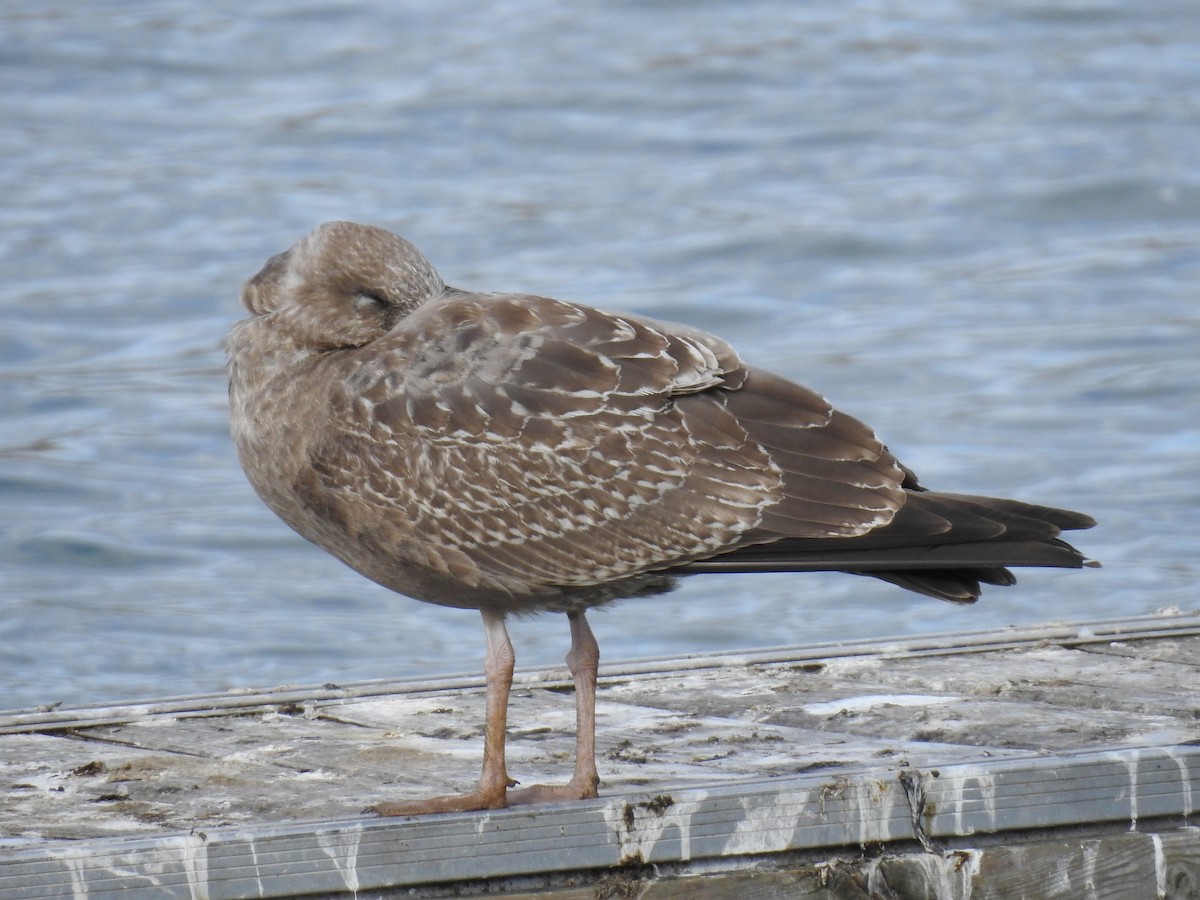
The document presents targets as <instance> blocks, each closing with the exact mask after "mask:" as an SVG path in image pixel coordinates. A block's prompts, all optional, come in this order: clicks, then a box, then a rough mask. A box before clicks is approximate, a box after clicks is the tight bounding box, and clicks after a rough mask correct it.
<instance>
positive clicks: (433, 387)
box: [229, 222, 1095, 815]
mask: <svg viewBox="0 0 1200 900" xmlns="http://www.w3.org/2000/svg"><path fill="white" fill-rule="evenodd" d="M242 302H243V303H244V304H245V306H246V308H247V309H248V310H249V311H250V313H251V316H250V318H248V319H245V320H243V321H241V322H239V323H237V324H236V325H235V326H234V328H233V330H232V332H231V334H230V337H229V361H230V410H231V417H232V430H233V436H234V440H235V442H236V444H237V450H238V454H239V456H240V458H241V462H242V466H243V467H244V468H245V470H246V474H247V476H248V477H249V479H250V482H251V483H252V484H253V485H254V488H255V490H257V491H258V494H259V496H260V497H262V499H263V500H264V501H265V502H266V504H267V505H268V506H269V507H270V508H271V509H272V510H274V511H275V513H276V514H278V515H279V517H280V518H282V519H283V520H284V521H285V522H287V524H288V525H290V526H291V527H292V528H294V529H295V530H296V531H298V532H299V533H300V534H301V535H303V536H304V537H306V538H308V539H309V540H310V541H312V542H314V543H316V544H318V545H319V546H321V547H323V548H324V549H325V550H327V551H329V552H330V553H332V554H333V555H334V556H336V557H338V559H340V560H342V561H343V562H344V563H346V564H347V565H348V566H350V567H351V568H353V569H355V570H357V571H358V572H360V573H362V574H363V575H365V576H366V577H367V578H370V579H371V580H372V581H376V582H378V583H379V584H382V585H384V586H385V587H388V588H391V589H392V590H394V591H398V592H400V593H402V594H407V595H408V596H410V597H415V598H417V599H419V600H425V601H428V602H430V603H438V604H442V605H445V606H456V607H463V608H470V609H478V610H479V611H480V612H481V613H482V615H483V624H484V632H485V635H486V638H487V653H486V656H485V661H484V670H485V673H486V675H487V685H488V691H487V714H486V727H485V737H484V751H483V774H482V776H481V778H480V781H479V786H478V788H477V789H476V790H475V791H473V792H471V793H468V794H463V795H455V796H447V797H435V798H433V799H430V800H425V801H418V802H410V803H387V804H382V805H381V806H379V807H377V808H376V810H377V812H379V813H381V814H383V815H411V814H419V813H432V812H448V811H452V810H467V809H492V808H498V807H503V806H506V805H512V804H516V803H536V802H545V801H551V800H569V799H582V798H586V797H595V796H596V787H597V784H598V783H599V779H598V777H597V775H596V764H595V743H594V733H595V688H596V666H597V662H598V660H599V650H598V648H597V646H596V640H595V638H594V637H593V636H592V632H591V629H590V628H589V627H588V623H587V620H586V618H585V613H586V611H587V610H588V609H590V608H592V607H595V606H600V605H603V604H606V603H609V602H611V601H613V600H618V599H621V598H626V597H638V596H648V595H652V594H658V593H662V592H664V591H668V590H670V589H671V588H672V587H673V586H674V585H675V581H676V579H677V577H678V576H681V575H691V574H696V573H703V572H811V571H828V570H834V571H841V572H849V573H854V574H862V575H871V576H874V577H876V578H881V579H883V580H885V581H889V582H892V583H893V584H897V585H899V586H900V587H903V588H907V589H908V590H911V591H917V592H919V593H922V594H927V595H929V596H931V597H937V598H940V599H942V600H949V601H952V602H956V603H970V602H972V601H974V600H975V599H976V598H977V597H978V596H979V591H980V587H979V585H980V582H984V583H987V584H997V585H1010V584H1012V583H1013V582H1014V580H1015V579H1014V578H1013V576H1012V574H1011V573H1010V572H1009V571H1008V568H1006V567H1009V566H1058V567H1068V568H1078V567H1080V566H1082V565H1085V560H1084V557H1083V556H1082V555H1081V554H1080V553H1079V552H1078V551H1077V550H1075V548H1074V547H1072V546H1070V545H1069V544H1067V543H1065V542H1064V541H1062V540H1060V539H1059V538H1058V535H1059V533H1060V531H1061V530H1063V529H1075V528H1088V527H1090V526H1092V525H1093V524H1095V523H1094V522H1093V520H1092V519H1091V518H1090V517H1088V516H1086V515H1083V514H1081V513H1076V512H1070V511H1068V510H1061V509H1051V508H1048V507H1043V506H1033V505H1030V504H1027V503H1021V502H1019V501H1016V500H1000V499H994V498H990V497H975V496H967V495H961V494H944V493H936V492H933V491H926V490H925V489H924V488H923V487H921V486H920V485H919V484H918V483H917V479H916V476H915V475H913V473H912V472H911V471H909V470H908V469H907V468H906V467H904V466H903V465H901V464H900V463H899V462H898V461H897V460H896V459H895V457H893V456H892V454H891V453H890V452H889V451H888V449H887V448H886V447H885V446H884V445H883V444H881V443H880V442H879V441H878V440H877V439H876V437H875V435H874V434H873V433H872V431H871V430H870V429H869V428H867V427H866V426H865V425H863V424H862V423H861V422H859V421H857V420H856V419H853V418H851V417H850V416H847V415H845V414H844V413H841V412H838V411H837V410H835V409H833V408H832V407H831V406H830V405H829V404H828V403H827V402H826V401H825V400H824V399H823V398H822V397H820V396H818V395H817V394H815V393H813V392H812V391H810V390H808V389H807V388H804V387H801V386H799V385H797V384H793V383H792V382H790V381H786V380H784V379H782V378H780V377H778V376H776V375H772V374H770V373H769V372H764V371H762V370H760V369H753V368H750V367H749V366H747V365H746V364H745V363H743V362H742V360H741V359H740V358H739V357H738V355H737V353H736V352H735V351H734V350H733V348H732V347H730V346H729V345H728V344H727V343H725V342H724V341H723V340H721V339H720V338H717V337H714V336H712V335H709V334H705V333H704V332H702V331H699V330H696V329H693V328H688V327H685V326H682V325H675V324H669V323H665V322H657V321H654V320H652V319H647V318H642V317H636V316H630V315H614V314H611V313H606V312H601V311H599V310H596V309H592V308H590V307H587V306H583V305H581V304H578V303H570V302H565V301H562V300H553V299H550V298H548V297H537V296H531V295H526V294H482V293H473V292H468V291H462V290H458V289H456V288H452V287H448V286H447V285H446V284H445V283H444V282H443V281H442V279H441V277H440V276H439V275H438V273H437V271H436V270H435V269H434V268H433V266H432V265H431V264H430V263H429V261H428V260H426V259H425V257H424V256H422V255H421V253H420V252H419V251H418V250H417V249H416V247H414V246H413V245H412V244H410V243H409V242H408V241H406V240H404V239H403V238H401V237H398V236H397V235H394V234H392V233H390V232H388V231H384V230H383V229H380V228H375V227H372V226H368V225H358V224H354V223H351V222H329V223H326V224H324V225H321V226H320V227H318V228H317V229H315V230H314V231H313V232H311V233H310V234H308V235H307V236H305V237H304V238H303V239H301V240H300V241H299V242H298V243H297V244H296V245H295V246H294V247H292V248H291V249H290V250H288V251H287V252H285V253H281V254H279V255H278V256H275V257H272V258H271V259H270V260H268V262H267V264H266V265H265V266H264V267H263V268H262V271H260V272H259V273H258V274H257V275H255V276H254V277H253V278H251V279H250V281H249V282H247V284H246V286H245V288H244V289H243V292H242ZM542 611H552V612H561V613H565V614H566V616H567V620H568V622H569V623H570V628H571V649H570V652H569V653H568V654H567V664H568V666H569V668H570V671H571V675H572V678H573V679H574V682H575V698H576V700H575V702H576V725H577V735H576V760H575V772H574V775H573V777H572V778H571V780H570V781H569V782H568V783H567V784H565V785H556V786H550V785H535V786H533V787H528V788H524V789H522V790H509V788H511V787H512V786H513V785H515V784H516V782H514V781H512V780H511V779H510V778H509V776H508V772H507V770H506V767H505V759H504V732H505V722H506V718H507V708H508V695H509V689H510V687H511V684H512V671H513V662H514V656H513V649H512V644H511V643H510V642H509V638H508V632H507V630H506V627H505V619H506V617H507V616H508V615H510V614H514V613H515V614H521V613H535V612H542Z"/></svg>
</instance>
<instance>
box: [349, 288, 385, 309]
mask: <svg viewBox="0 0 1200 900" xmlns="http://www.w3.org/2000/svg"><path fill="white" fill-rule="evenodd" d="M354 308H355V309H357V310H359V311H361V312H366V311H367V310H383V309H387V308H388V302H387V299H386V298H384V297H382V296H381V295H379V294H376V293H375V292H374V291H364V290H360V291H356V292H355V294H354Z"/></svg>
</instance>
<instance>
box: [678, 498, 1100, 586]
mask: <svg viewBox="0 0 1200 900" xmlns="http://www.w3.org/2000/svg"><path fill="white" fill-rule="evenodd" d="M1094 524H1095V521H1094V520H1093V519H1092V518H1091V517H1090V516H1086V515H1084V514H1082V513H1077V512H1072V511H1070V510H1064V509H1054V508H1052V507H1045V506H1034V505H1032V504H1028V503H1021V502H1020V501H1017V500H1000V499H995V498H991V497H975V496H968V495H959V494H941V493H933V492H922V493H910V494H909V496H908V501H907V502H906V503H905V505H904V507H902V508H901V510H900V512H899V513H898V514H897V515H896V517H895V519H894V520H893V521H892V522H891V523H890V524H889V525H887V526H885V527H883V528H880V529H877V530H876V531H872V532H868V533H867V534H864V535H860V536H858V537H850V538H779V539H776V540H773V541H772V540H770V538H767V537H766V536H765V535H762V536H760V535H754V536H753V537H754V538H755V539H761V538H765V540H764V542H762V543H755V544H751V545H747V546H744V547H740V548H738V549H737V550H732V551H729V552H728V553H723V554H721V555H719V556H714V557H710V558H709V559H702V560H697V561H695V562H690V563H686V564H684V565H681V566H678V567H676V568H674V569H672V570H671V571H672V572H674V573H678V574H700V573H716V572H820V571H835V572H847V573H850V574H854V575H870V576H873V577H875V578H879V579H882V580H883V581H887V582H890V583H892V584H895V585H898V586H899V587H902V588H905V589H907V590H910V591H916V592H917V593H920V594H925V595H927V596H930V597H936V598H938V599H940V600H949V601H951V602H954V603H971V602H974V601H975V600H976V599H977V598H978V597H979V593H980V583H981V582H982V583H984V584H996V585H1011V584H1013V583H1015V581H1016V578H1015V577H1014V576H1013V574H1012V573H1011V572H1010V571H1008V568H1007V567H1009V566H1020V567H1026V566H1029V567H1041V566H1046V567H1054V568H1072V569H1077V568H1081V567H1083V566H1085V565H1096V563H1091V562H1088V560H1087V558H1086V557H1084V555H1083V554H1082V553H1080V552H1079V551H1078V550H1076V549H1075V548H1074V547H1072V546H1071V545H1070V544H1068V543H1067V542H1066V541H1063V540H1060V539H1059V538H1058V537H1057V535H1058V534H1059V533H1060V531H1062V530H1066V529H1081V528H1090V527H1092V525H1094Z"/></svg>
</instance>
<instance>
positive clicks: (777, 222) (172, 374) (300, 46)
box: [0, 0, 1200, 707]
mask: <svg viewBox="0 0 1200 900" xmlns="http://www.w3.org/2000/svg"><path fill="white" fill-rule="evenodd" d="M437 9H441V7H436V6H435V5H432V4H425V3H419V2H416V0H407V2H400V3H391V2H384V0H373V2H360V0H355V2H348V0H323V2H319V3H318V2H299V3H297V2H283V0H277V2H252V3H245V2H238V3H234V2H230V0H216V2H209V3H205V4H192V3H184V2H179V0H158V2H139V3H132V2H104V0H100V2H96V3H89V4H69V3H48V2H45V0H36V2H35V0H10V2H7V3H5V4H4V5H3V7H2V8H0V84H2V85H3V91H0V122H3V125H2V126H0V155H2V157H3V165H2V166H0V210H2V214H3V223H4V225H3V228H2V229H0V309H2V310H3V328H2V329H0V397H2V400H3V402H2V405H0V509H2V510H3V516H2V518H0V660H2V662H0V673H3V674H0V679H2V681H0V687H2V688H3V691H4V696H3V698H2V702H0V706H5V707H18V706H26V705H35V704H48V703H55V702H63V703H67V704H73V703H80V702H88V701H100V700H116V699H127V698H133V697H141V696H159V695H165V694H179V693H188V692H195V691H214V690H223V689H226V688H234V687H249V686H271V685H275V684H280V683H303V684H308V683H321V682H327V681H348V680H352V679H362V678H384V677H391V676H404V675H419V674H432V673H447V672H460V671H471V670H474V669H476V668H477V667H478V664H479V658H480V656H481V655H482V637H481V634H480V628H479V623H478V619H477V616H476V615H475V614H474V613H471V612H463V611H455V610H448V609H441V608H436V607H432V606H427V605H424V604H420V603H417V602H415V601H411V600H407V599H404V598H400V597H397V596H395V595H392V594H389V593H388V592H387V591H385V590H383V589H382V588H379V587H377V586H375V585H372V584H370V583H367V582H366V581H364V580H363V579H361V578H360V577H358V576H357V575H355V574H354V573H352V572H350V571H349V570H347V569H344V568H343V567H342V566H341V565H340V564H339V563H337V562H335V561H333V560H332V559H330V558H327V557H326V556H325V555H324V554H322V553H321V552H320V551H318V550H317V549H316V548H314V547H312V546H310V545H308V544H306V543H305V542H303V541H302V540H301V539H299V538H297V537H295V536H294V535H293V534H292V533H291V532H289V531H288V530H287V529H286V528H285V527H284V526H283V525H282V524H280V523H279V522H278V521H276V520H275V519H274V518H273V517H272V515H271V514H270V513H269V512H268V511H267V510H266V509H265V508H264V507H262V506H261V504H260V503H259V502H258V500H257V498H256V497H255V496H254V494H253V492H252V491H251V489H250V488H249V486H248V485H247V484H246V482H245V480H244V478H243V476H242V474H241V472H240V470H239V468H238V466H237V462H236V460H235V458H234V455H233V452H232V449H231V446H230V442H229V438H228V435H227V430H226V413H225V380H224V372H223V361H222V354H221V349H220V342H221V340H222V336H223V335H224V333H225V331H226V330H227V328H228V326H229V324H230V323H231V322H232V321H233V320H234V319H236V318H238V317H239V316H240V315H241V312H240V307H239V303H238V291H239V286H240V283H241V282H242V280H243V279H245V278H246V277H248V276H249V275H251V274H252V273H253V272H255V271H256V270H257V268H258V266H259V265H260V264H261V263H262V262H263V261H264V260H265V259H266V258H267V257H268V256H269V255H271V254H273V253H276V252H278V251H280V250H282V249H283V248H285V247H286V246H288V245H289V244H291V243H292V241H293V240H295V239H296V238H297V237H298V236H299V235H301V234H302V233H304V232H305V231H307V230H308V229H309V228H310V227H312V226H313V225H315V224H317V223H318V222H321V221H323V220H326V219H331V218H351V219H357V220H361V221H367V222H373V223H377V224H382V225H386V226H388V227H391V228H393V229H395V230H397V231H399V232H401V233H403V234H405V235H406V236H408V237H409V238H410V239H412V240H413V241H414V242H415V243H416V244H417V245H418V246H419V247H421V248H422V249H423V250H424V251H425V252H426V254H427V255H428V256H429V257H430V258H431V259H432V260H433V261H434V262H435V264H436V265H437V266H438V267H439V269H440V270H441V271H442V273H443V274H444V275H445V276H446V278H447V280H449V281H450V282H451V283H453V284H456V285H459V286H462V287H470V288H479V289H495V290H502V289H511V290H529V291H535V292H539V293H543V294H550V295H558V296H563V297H568V298H571V299H576V300H582V301H586V302H592V303H595V304H598V305H603V306H608V307H616V308H620V309H632V310H638V311H642V312H645V313H648V314H651V315H655V316H658V317H663V318H671V319H676V320H683V321H688V322H692V323H694V324H697V325H700V326H703V327H706V328H709V329H712V330H716V331H719V332H720V333H722V334H723V335H725V336H726V337H728V338H730V339H731V340H732V341H734V343H735V344H736V345H738V346H739V347H740V348H741V350H742V351H743V354H744V355H745V356H746V357H747V358H748V359H749V360H751V361H753V362H755V363H757V364H759V365H763V366H767V367H770V368H774V369H776V370H778V371H780V372H782V373H784V374H786V375H788V376H790V377H793V378H796V379H798V380H801V381H803V382H805V383H807V384H809V385H810V386H812V387H815V388H816V389H818V390H820V391H822V392H823V393H825V394H826V395H827V396H829V397H830V398H831V399H833V400H834V401H835V402H837V403H838V404H839V405H840V406H842V407H843V408H844V409H846V410H847V411H849V412H851V413H853V414H855V415H857V416H859V417H860V418H863V419H865V420H867V421H868V422H870V423H871V424H872V425H874V426H875V427H876V428H877V429H878V431H879V433H880V434H881V435H882V436H883V437H884V439H885V440H886V441H887V442H888V443H889V445H890V446H891V447H892V448H893V449H894V450H895V451H896V452H897V453H898V454H899V455H900V456H901V458H902V459H904V460H905V461H906V462H908V463H909V464H910V465H911V466H912V467H914V468H915V469H917V471H918V472H919V473H920V474H921V475H922V479H923V480H924V481H925V482H926V483H927V484H929V485H931V486H934V487H939V488H944V489H953V490H961V491H974V492H987V493H996V494H1010V495H1016V496H1021V497H1025V498H1029V499H1034V500H1038V501H1042V502H1046V503H1054V504H1061V505H1065V506H1069V507H1074V508H1078V509H1083V510H1086V511H1087V512H1090V513H1092V514H1093V515H1095V516H1096V517H1097V518H1098V519H1099V520H1100V521H1101V526H1100V527H1099V528H1097V529H1096V530H1094V531H1092V532H1089V533H1086V534H1081V535H1079V539H1078V543H1079V545H1080V546H1081V547H1083V548H1084V549H1086V550H1087V551H1088V552H1089V553H1090V554H1091V555H1092V556H1094V557H1096V558H1098V559H1101V560H1103V562H1104V564H1105V568H1103V569H1100V570H1088V571H1084V572H1049V571H1042V572H1028V573H1026V574H1024V575H1023V576H1022V579H1021V585H1020V586H1019V587H1018V588H1015V589H1009V590H999V589H997V590H993V591H990V592H988V593H987V594H986V595H985V597H984V599H983V601H982V602H981V603H980V604H978V605H977V606H976V607H974V608H967V609H958V608H954V607H951V606H949V605H945V604H938V603H936V602H934V601H930V600H925V599H922V598H920V597H916V596H914V595H909V594H906V593H904V592H902V591H899V590H897V589H895V588H891V587H889V586H887V585H884V584H882V583H876V582H874V581H872V580H869V579H863V578H853V577H849V576H837V575H829V576H824V575H820V576H813V575H810V576H803V577H796V576H758V577H737V576H728V577H710V578H708V579H696V580H693V581H691V582H690V583H688V584H687V585H686V586H685V587H684V588H683V589H681V590H680V591H679V592H677V593H676V594H673V595H671V596H670V597H667V598H663V599H656V600H652V601H650V600H647V601H634V602H630V603H627V604H624V605H620V606H618V607H616V608H614V609H612V610H610V611H607V612H603V613H600V614H597V615H596V616H594V617H593V618H594V620H595V623H594V624H595V627H596V631H597V634H598V637H599V639H600V641H601V647H602V650H603V652H604V654H605V657H606V658H607V659H609V660H616V659H621V658H631V657H639V656H647V655H660V654H680V653H690V652H703V651H706V650H712V649H721V648H741V647H755V646H772V645H779V644H786V643H800V642H806V641H814V640H835V639H838V638H839V637H869V636H883V635H899V634H910V633H915V632H925V631H937V630H951V629H969V628H988V627H1002V626H1005V625H1009V624H1029V623H1034V622H1040V621H1047V620H1064V619H1082V618H1092V617H1114V616H1124V615H1135V614H1143V613H1149V612H1153V611H1155V610H1159V609H1165V608H1171V607H1179V608H1183V609H1194V608H1196V607H1197V606H1198V605H1200V604H1198V603H1197V598H1196V588H1195V585H1196V583H1197V580H1198V577H1200V563H1198V561H1197V557H1198V553H1197V551H1198V549H1200V540H1198V539H1200V461H1198V460H1200V302H1198V300H1197V284H1200V17H1197V16H1196V15H1195V6H1194V4H1192V3H1190V2H1170V0H1163V2H1157V3H1153V4H1145V3H1137V2H1133V0H1129V2H1105V0H1095V2H1089V0H1080V2H1059V3H1043V2H1038V3H1034V2H1029V0H1000V2H995V3H987V4H981V3H969V2H965V0H961V2H952V0H941V2H938V0H935V2H921V3H917V2H907V3H904V2H901V3H889V4H883V3H878V2H871V0H850V2H836V3H835V2H812V3H796V2H792V0H753V2H744V0H736V2H735V0H726V2H722V0H709V2H700V3H685V2H668V0H660V2H643V0H638V2H634V0H629V2H615V0H610V2H606V3H597V2H582V0H581V2H569V3H561V2H548V0H495V2H482V0H476V2H470V0H465V2H462V3H456V4H454V5H453V12H438V11H435V10H437ZM446 9H449V7H446ZM513 631H514V639H515V641H516V644H517V650H518V655H519V659H520V661H521V662H523V663H541V662H550V661H554V660H557V659H559V658H560V656H561V654H562V653H563V652H564V651H565V649H566V627H565V622H563V621H562V620H561V619H560V618H556V617H549V618H543V619H539V620H533V621H528V622H522V623H519V624H517V625H516V626H515V627H514V629H513Z"/></svg>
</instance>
